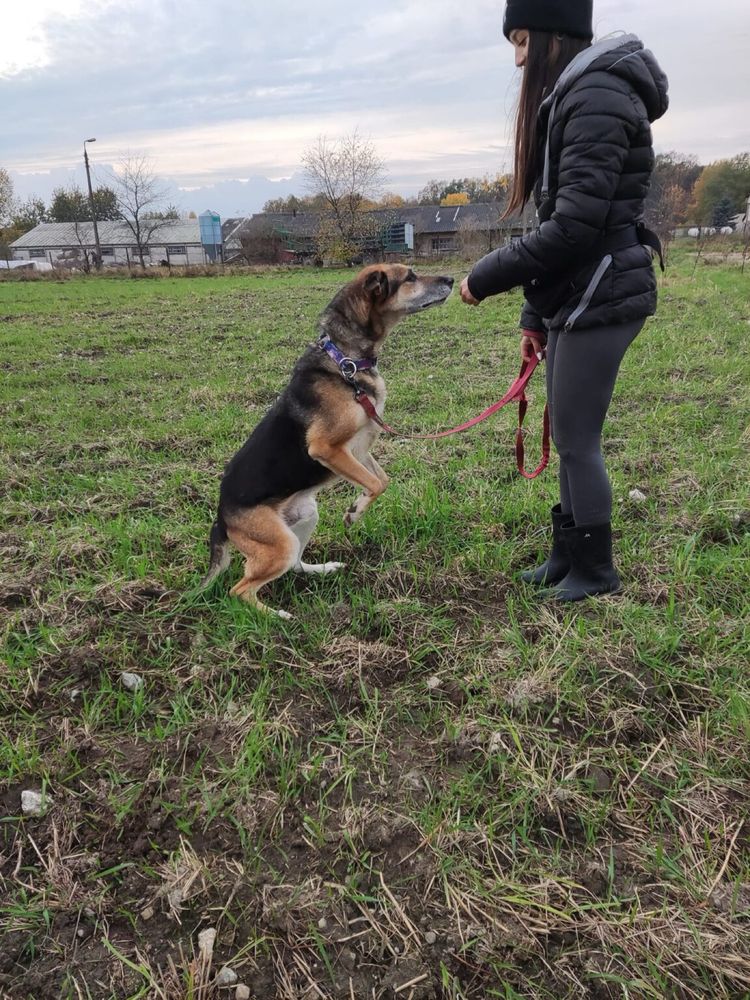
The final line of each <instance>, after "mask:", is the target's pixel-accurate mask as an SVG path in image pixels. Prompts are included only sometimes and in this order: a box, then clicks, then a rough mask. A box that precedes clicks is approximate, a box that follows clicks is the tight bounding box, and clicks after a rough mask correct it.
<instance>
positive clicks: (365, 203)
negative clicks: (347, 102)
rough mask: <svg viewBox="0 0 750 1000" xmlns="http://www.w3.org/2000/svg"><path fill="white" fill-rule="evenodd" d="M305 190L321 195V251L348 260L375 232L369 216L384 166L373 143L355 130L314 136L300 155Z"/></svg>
mask: <svg viewBox="0 0 750 1000" xmlns="http://www.w3.org/2000/svg"><path fill="white" fill-rule="evenodd" d="M302 162H303V164H304V167H305V173H306V175H307V186H308V190H309V191H310V194H311V195H313V196H316V195H317V196H320V197H321V198H322V200H323V202H324V205H325V208H324V210H323V212H322V213H321V223H320V232H319V237H318V239H319V248H320V251H321V254H322V255H324V256H327V257H334V258H337V259H339V260H344V261H347V262H350V261H351V260H352V258H353V257H355V256H357V254H358V253H359V252H360V250H361V249H362V246H363V244H366V243H368V242H371V241H372V240H373V238H374V237H375V236H376V235H377V232H376V231H377V229H378V223H377V222H376V220H375V219H374V218H373V217H372V216H371V215H369V214H368V210H369V209H370V208H371V207H372V201H373V200H375V199H376V198H377V196H378V194H379V193H380V191H381V189H382V187H383V183H384V180H385V164H384V163H383V161H382V160H381V158H380V157H379V156H378V154H377V151H376V149H375V147H374V146H373V144H372V143H371V142H370V141H369V140H367V139H364V138H362V136H361V135H360V134H359V133H358V132H356V131H355V132H353V133H352V134H351V135H347V136H344V137H343V138H342V139H339V140H331V139H329V138H327V137H326V136H319V137H318V140H317V142H316V143H315V145H314V146H311V147H310V149H308V150H307V152H306V153H305V154H304V156H303V157H302Z"/></svg>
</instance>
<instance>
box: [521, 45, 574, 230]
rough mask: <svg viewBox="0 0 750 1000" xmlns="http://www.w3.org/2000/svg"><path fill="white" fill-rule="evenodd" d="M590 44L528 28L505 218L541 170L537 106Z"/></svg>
mask: <svg viewBox="0 0 750 1000" xmlns="http://www.w3.org/2000/svg"><path fill="white" fill-rule="evenodd" d="M590 45H591V42H590V41H587V40H586V39H584V38H573V37H572V36H570V35H556V34H554V33H553V32H551V31H530V32H529V51H528V55H527V57H526V65H525V66H524V70H523V80H522V82H521V94H520V96H519V98H518V112H517V114H516V133H515V152H516V162H515V169H514V172H513V190H512V191H511V195H510V201H509V202H508V207H507V208H506V210H505V215H504V216H503V218H506V219H507V218H508V216H510V215H515V214H516V213H517V212H520V211H521V210H522V209H523V207H524V205H525V204H526V202H527V201H528V200H529V198H530V197H531V192H532V191H533V190H534V184H535V183H536V181H537V178H538V177H539V175H540V173H541V171H542V153H543V146H542V144H541V143H540V141H539V138H538V136H537V128H536V123H537V116H538V114H539V106H540V105H541V103H542V101H543V100H544V98H545V97H547V96H548V95H549V94H551V93H552V89H553V87H554V86H555V84H556V83H557V81H558V79H559V77H560V74H561V73H562V71H563V70H564V69H565V67H566V66H567V65H568V63H570V62H572V60H573V59H574V58H575V57H576V56H577V55H578V53H579V52H583V50H584V49H587V48H588V47H589V46H590Z"/></svg>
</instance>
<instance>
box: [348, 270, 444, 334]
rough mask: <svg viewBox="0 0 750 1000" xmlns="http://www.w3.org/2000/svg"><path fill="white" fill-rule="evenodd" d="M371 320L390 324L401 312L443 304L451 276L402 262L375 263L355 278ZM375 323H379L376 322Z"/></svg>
mask: <svg viewBox="0 0 750 1000" xmlns="http://www.w3.org/2000/svg"><path fill="white" fill-rule="evenodd" d="M356 283H357V284H358V285H360V287H361V289H362V294H363V297H364V300H365V302H366V304H367V306H368V307H369V309H370V311H371V316H372V318H373V319H374V320H376V321H377V320H378V319H380V321H381V323H382V324H383V325H384V326H386V327H388V328H392V327H393V326H395V324H396V323H397V322H398V321H399V320H400V319H401V318H402V317H404V316H410V315H411V314H412V313H417V312H422V310H423V309H429V308H430V307H431V306H439V305H442V303H443V302H445V300H446V299H447V298H448V296H449V295H450V293H451V290H452V288H453V278H449V277H446V276H444V275H439V276H433V275H429V276H422V277H420V276H419V275H418V274H416V273H415V272H414V271H413V270H412V268H410V267H406V266H405V265H403V264H374V265H373V266H371V267H366V268H365V269H364V271H362V272H361V273H360V275H359V277H358V278H357V281H356ZM376 325H380V324H377V323H376Z"/></svg>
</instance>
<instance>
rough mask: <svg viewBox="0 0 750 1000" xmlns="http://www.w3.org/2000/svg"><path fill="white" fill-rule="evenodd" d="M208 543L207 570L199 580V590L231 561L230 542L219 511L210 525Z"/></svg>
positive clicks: (219, 573)
mask: <svg viewBox="0 0 750 1000" xmlns="http://www.w3.org/2000/svg"><path fill="white" fill-rule="evenodd" d="M208 545H209V550H210V558H209V563H208V572H207V573H206V575H205V576H204V577H203V579H202V580H201V583H200V589H201V590H203V589H204V588H205V587H208V586H210V585H211V584H212V583H213V582H214V580H215V579H216V577H217V576H220V575H221V574H222V573H223V572H224V570H225V569H228V568H229V563H230V561H231V555H230V552H229V546H230V542H229V538H228V537H227V528H226V525H225V524H224V518H223V517H222V516H221V511H219V513H218V514H217V516H216V520H215V521H214V523H213V525H212V527H211V534H210V535H209V538H208Z"/></svg>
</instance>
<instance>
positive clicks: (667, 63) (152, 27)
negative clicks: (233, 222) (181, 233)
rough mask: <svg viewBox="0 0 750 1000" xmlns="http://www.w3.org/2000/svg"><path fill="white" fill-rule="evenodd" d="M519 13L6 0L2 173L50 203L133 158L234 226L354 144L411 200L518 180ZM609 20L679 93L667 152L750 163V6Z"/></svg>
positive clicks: (494, 4) (647, 11) (400, 4)
mask: <svg viewBox="0 0 750 1000" xmlns="http://www.w3.org/2000/svg"><path fill="white" fill-rule="evenodd" d="M502 8H503V4H502V2H500V0H463V2H459V0H379V2H378V3H354V2H352V0H275V2H273V0H263V2H260V0H26V2H24V3H21V2H19V0H1V2H0V107H1V108H2V129H1V131H0V166H5V167H6V168H8V169H10V170H11V171H12V176H13V179H14V183H15V185H16V189H17V191H18V193H19V194H21V195H23V196H25V195H26V194H29V193H31V192H38V193H39V194H40V195H42V196H44V197H48V195H49V192H50V190H51V187H52V186H54V185H55V184H59V183H61V182H65V180H66V179H68V178H70V177H75V178H76V179H79V180H80V177H81V175H80V160H81V144H82V140H83V139H84V138H88V137H89V136H96V137H97V143H96V145H95V146H93V147H91V148H90V153H91V157H92V161H93V162H94V163H96V164H98V165H99V167H98V169H99V170H100V171H101V176H102V178H104V172H103V166H104V165H105V164H111V163H113V162H115V161H116V160H117V159H118V157H119V156H121V155H122V154H123V153H124V152H126V151H132V152H136V151H137V152H146V153H148V154H150V155H151V156H152V157H153V160H154V163H155V166H156V168H157V170H158V171H159V172H160V173H161V174H162V175H163V176H164V177H166V178H168V179H169V180H170V182H171V183H172V184H173V185H174V186H175V188H179V189H181V190H180V192H179V195H178V197H179V199H180V203H181V207H183V208H185V209H196V210H202V209H203V208H205V207H208V206H209V205H210V206H211V207H215V208H218V209H219V210H220V211H222V212H223V214H225V215H226V214H230V213H235V212H241V213H244V212H248V211H253V210H257V209H258V208H259V207H260V204H262V202H263V201H264V200H265V199H266V198H267V197H269V196H270V195H271V194H274V193H276V192H278V193H282V194H283V193H286V192H287V191H288V190H292V189H298V190H299V188H300V176H299V169H300V167H299V164H300V156H301V153H302V151H303V150H304V148H305V147H306V146H307V145H308V144H309V143H310V142H311V141H312V140H314V138H315V137H316V136H317V135H319V134H323V133H325V134H328V135H330V136H335V135H338V134H342V133H344V132H348V131H351V130H353V129H354V128H359V130H360V131H361V132H362V133H363V134H365V135H367V136H370V137H371V138H372V140H373V141H374V143H375V145H376V146H377V147H378V150H379V152H380V153H381V155H382V157H383V158H384V159H385V160H386V162H387V164H388V169H389V181H388V187H389V188H390V189H392V190H394V191H400V192H402V193H414V192H416V191H417V190H418V189H419V188H420V187H421V186H422V185H423V184H424V183H425V181H427V180H428V179H430V178H432V177H437V178H447V177H451V176H455V175H461V176H463V175H467V174H469V175H476V174H482V173H485V172H495V171H497V170H506V169H507V168H508V167H509V165H510V157H509V148H508V140H509V130H510V119H511V114H512V108H513V102H514V99H515V96H516V88H517V81H518V78H517V75H516V73H515V71H514V68H513V55H512V50H511V48H510V46H509V45H508V43H507V42H505V40H504V38H503V37H502V30H501V24H502ZM595 10H596V31H597V34H598V35H599V36H601V35H604V34H608V33H609V32H612V31H617V30H624V31H631V32H635V33H637V34H638V35H640V36H641V37H642V38H643V40H644V41H645V43H646V45H647V46H648V47H649V48H651V49H652V50H653V51H654V52H655V54H656V56H657V58H658V59H659V61H660V62H661V64H662V66H663V67H664V69H665V70H666V72H667V74H668V76H669V78H670V83H671V100H672V107H671V109H670V111H669V113H668V115H667V116H666V118H665V119H663V120H662V121H661V122H659V123H657V125H656V127H655V141H656V145H657V147H658V149H661V150H670V149H675V150H678V151H681V152H685V153H695V154H697V155H698V157H699V158H700V159H701V161H703V162H710V161H711V160H713V159H718V158H721V157H725V156H732V155H734V154H735V153H739V152H742V151H744V150H750V58H748V53H750V3H749V2H748V0H713V2H712V3H710V4H700V5H699V4H697V3H692V2H690V0H595ZM76 168H77V169H78V172H77V173H71V171H75V170H76ZM289 178H292V180H291V181H289V180H288V179H289ZM238 182H239V183H238ZM270 182H276V183H275V184H274V183H270ZM196 189H197V190H196ZM214 202H219V203H220V204H214Z"/></svg>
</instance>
